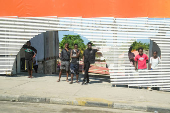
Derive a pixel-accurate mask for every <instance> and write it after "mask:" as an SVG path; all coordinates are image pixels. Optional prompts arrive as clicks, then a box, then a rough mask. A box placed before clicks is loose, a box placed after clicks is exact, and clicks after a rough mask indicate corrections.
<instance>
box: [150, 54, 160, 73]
mask: <svg viewBox="0 0 170 113" xmlns="http://www.w3.org/2000/svg"><path fill="white" fill-rule="evenodd" d="M159 63H160V57H159V56H157V51H154V52H153V57H151V58H150V66H149V69H150V70H154V69H156V67H157V66H158V64H159Z"/></svg>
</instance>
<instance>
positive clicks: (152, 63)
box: [149, 51, 161, 90]
mask: <svg viewBox="0 0 170 113" xmlns="http://www.w3.org/2000/svg"><path fill="white" fill-rule="evenodd" d="M160 61H161V60H160V57H159V56H157V51H154V52H153V57H151V58H150V65H149V69H150V70H156V68H157V66H158V64H159V63H160ZM153 89H155V90H159V87H153Z"/></svg>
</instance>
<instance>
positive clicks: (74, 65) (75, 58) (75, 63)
mask: <svg viewBox="0 0 170 113" xmlns="http://www.w3.org/2000/svg"><path fill="white" fill-rule="evenodd" d="M79 55H80V51H79V50H78V45H77V44H74V49H73V50H71V55H70V56H71V58H72V60H71V64H70V71H71V82H70V84H72V83H73V76H74V74H76V79H77V83H79V82H78V77H79Z"/></svg>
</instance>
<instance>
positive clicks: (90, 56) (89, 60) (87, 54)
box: [82, 42, 98, 85]
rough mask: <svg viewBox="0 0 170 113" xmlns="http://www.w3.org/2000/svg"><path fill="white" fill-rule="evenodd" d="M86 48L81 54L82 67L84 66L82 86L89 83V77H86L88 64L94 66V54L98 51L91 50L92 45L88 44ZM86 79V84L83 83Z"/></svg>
mask: <svg viewBox="0 0 170 113" xmlns="http://www.w3.org/2000/svg"><path fill="white" fill-rule="evenodd" d="M87 45H88V48H87V49H86V50H85V51H84V53H83V62H84V63H83V65H84V71H85V74H84V79H83V83H82V85H84V84H88V83H89V75H88V71H89V68H90V64H94V63H95V54H96V52H97V51H98V49H92V43H91V42H88V44H87ZM86 79H87V82H86V83H85V81H86Z"/></svg>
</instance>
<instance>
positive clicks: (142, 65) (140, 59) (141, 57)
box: [135, 48, 148, 70]
mask: <svg viewBox="0 0 170 113" xmlns="http://www.w3.org/2000/svg"><path fill="white" fill-rule="evenodd" d="M138 52H139V54H138V55H136V57H135V70H147V65H146V63H148V56H147V55H146V54H144V53H143V48H138ZM137 63H138V68H137Z"/></svg>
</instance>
